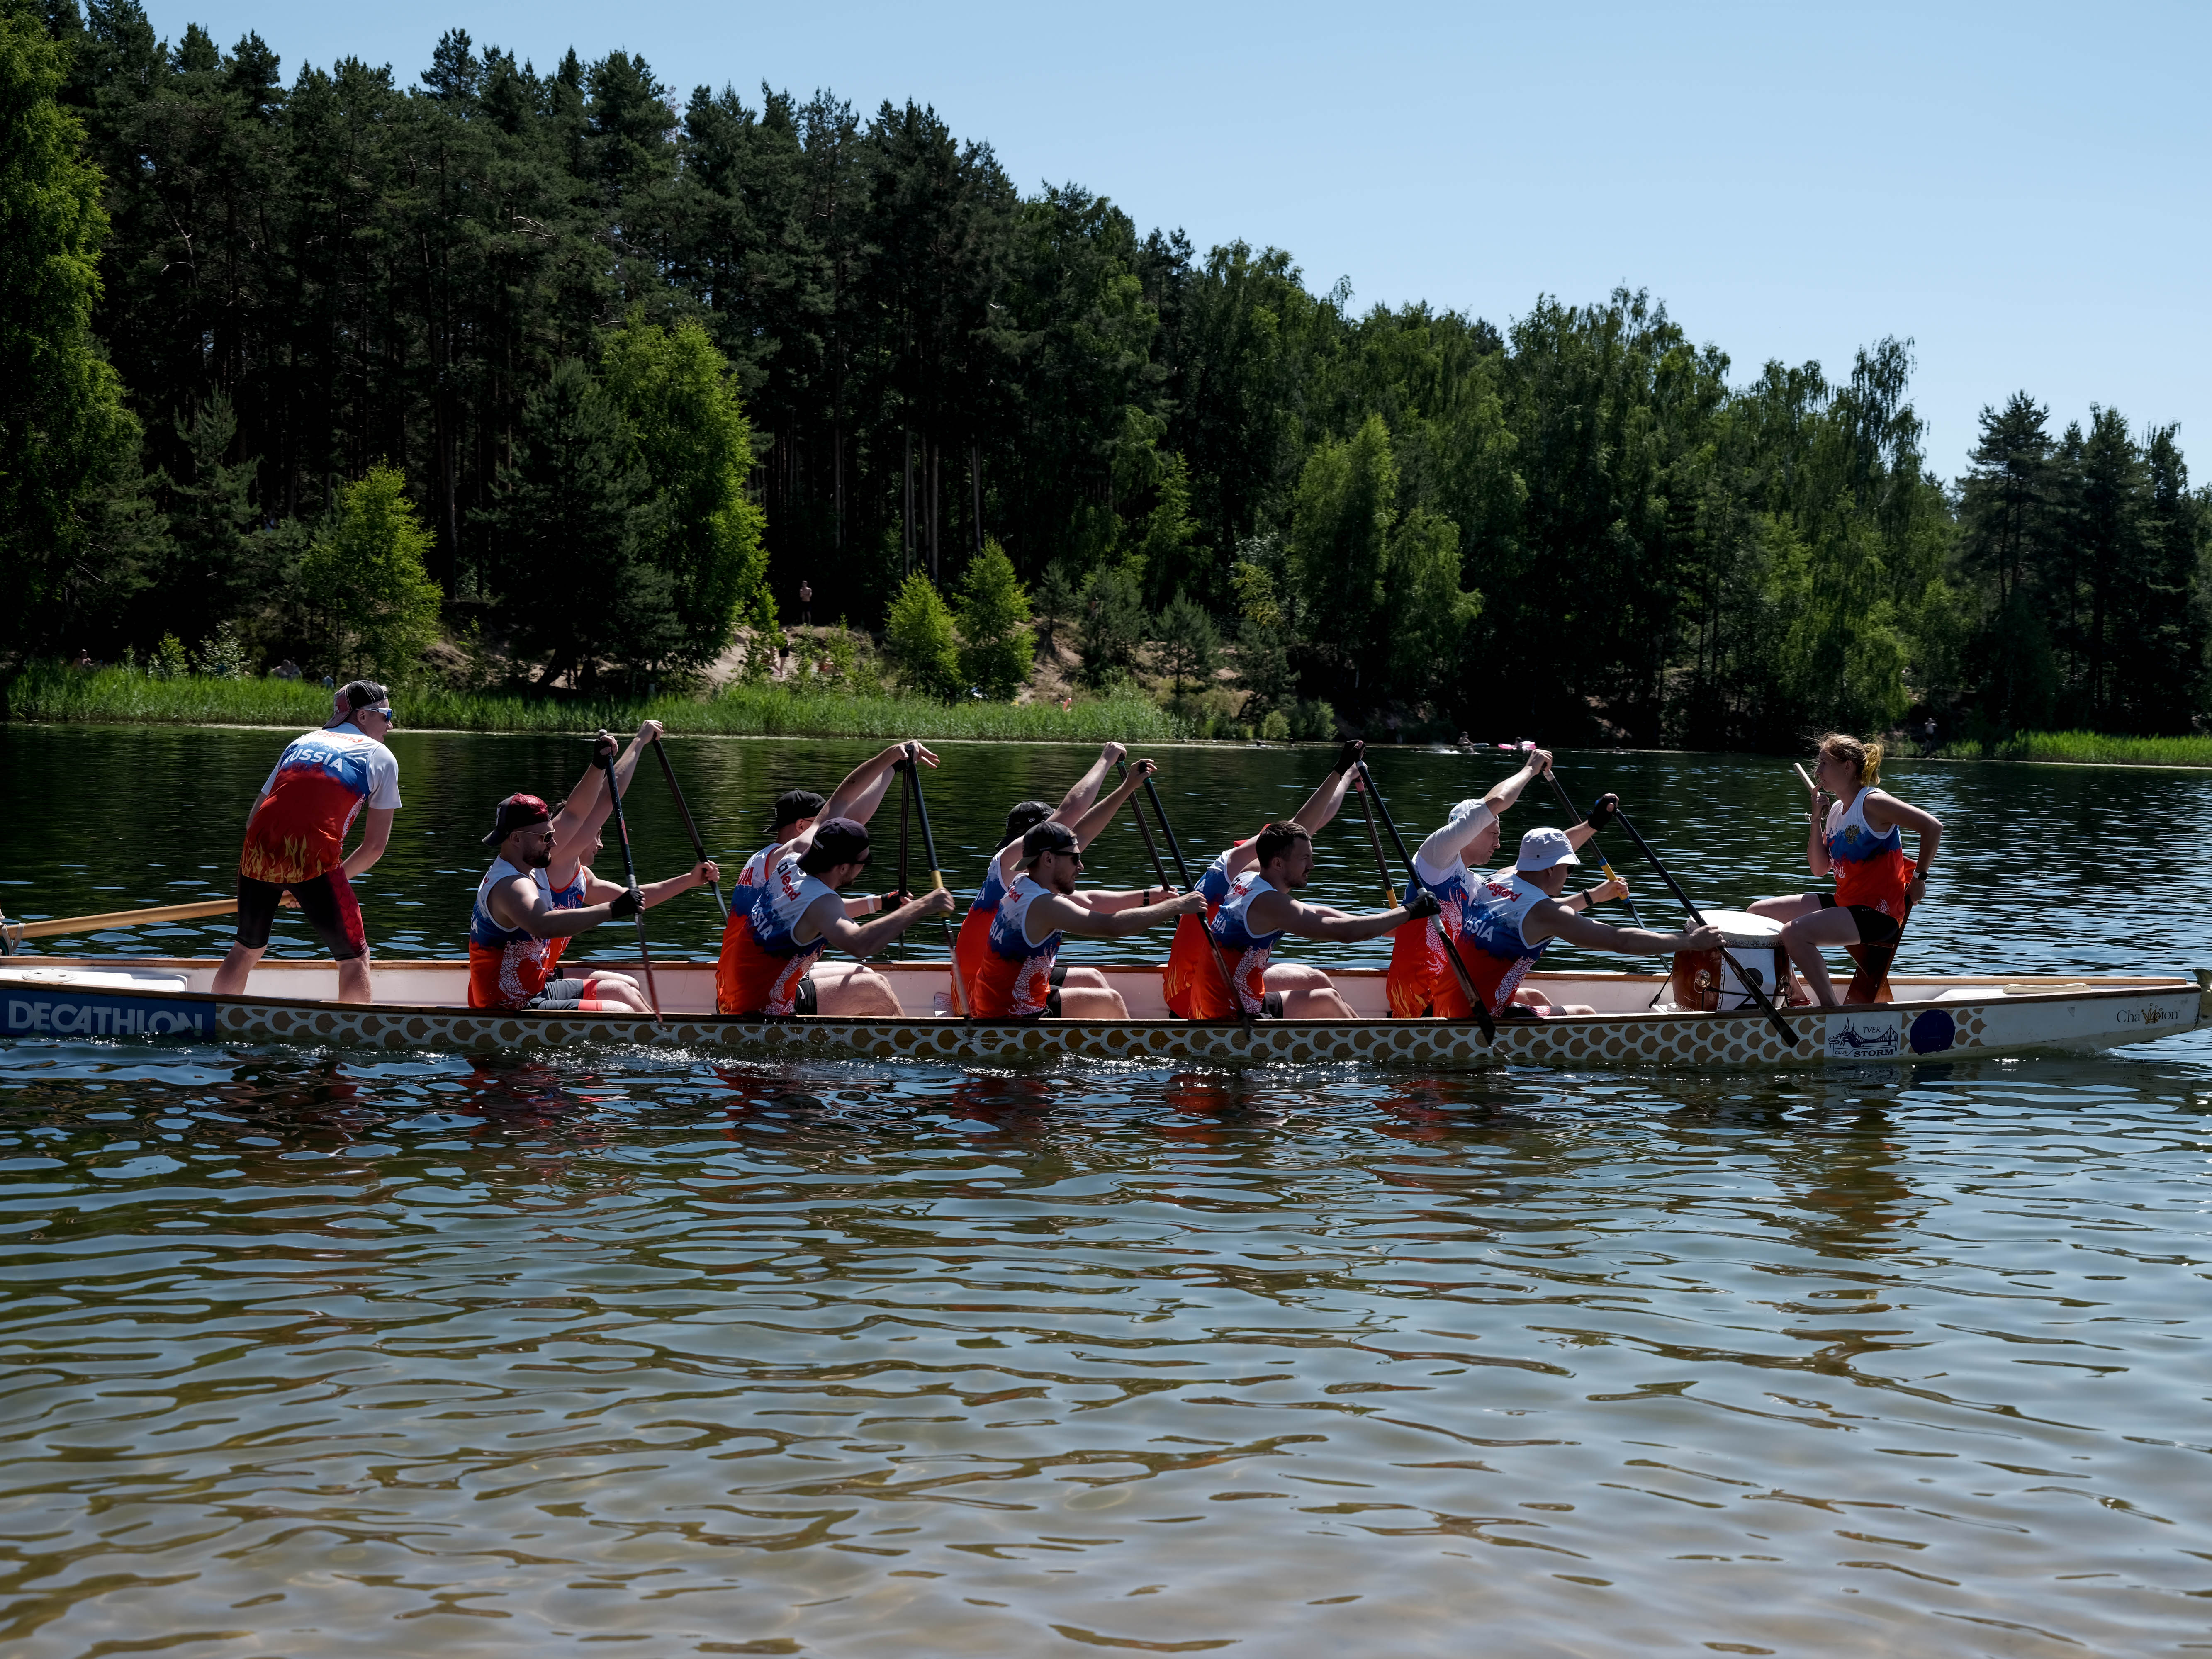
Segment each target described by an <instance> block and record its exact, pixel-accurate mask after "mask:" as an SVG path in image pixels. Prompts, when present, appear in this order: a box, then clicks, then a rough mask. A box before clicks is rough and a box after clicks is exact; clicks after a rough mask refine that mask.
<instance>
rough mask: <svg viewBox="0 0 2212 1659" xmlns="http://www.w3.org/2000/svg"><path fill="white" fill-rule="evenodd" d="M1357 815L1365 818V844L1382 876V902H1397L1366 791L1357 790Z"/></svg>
mask: <svg viewBox="0 0 2212 1659" xmlns="http://www.w3.org/2000/svg"><path fill="white" fill-rule="evenodd" d="M1359 815H1360V816H1361V817H1364V818H1365V819H1366V820H1367V844H1368V845H1369V846H1370V847H1371V848H1374V849H1375V867H1376V870H1378V871H1380V872H1382V876H1383V903H1385V904H1395V903H1396V902H1398V884H1397V883H1395V882H1394V881H1392V880H1391V879H1390V860H1389V859H1387V858H1385V857H1383V832H1382V831H1381V830H1380V829H1376V827H1375V803H1374V802H1372V801H1370V800H1369V799H1367V792H1366V791H1365V790H1364V789H1363V790H1361V791H1360V792H1359Z"/></svg>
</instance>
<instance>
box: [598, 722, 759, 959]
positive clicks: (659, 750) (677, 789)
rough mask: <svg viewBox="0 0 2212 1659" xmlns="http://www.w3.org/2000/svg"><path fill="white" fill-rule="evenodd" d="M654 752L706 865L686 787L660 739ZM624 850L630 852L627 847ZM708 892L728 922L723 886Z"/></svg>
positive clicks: (712, 886) (711, 886)
mask: <svg viewBox="0 0 2212 1659" xmlns="http://www.w3.org/2000/svg"><path fill="white" fill-rule="evenodd" d="M653 753H654V754H656V755H658V756H659V757H660V775H661V776H663V777H665V778H666V779H667V780H668V793H670V794H671V795H673V796H675V797H676V810H677V811H678V813H679V814H680V815H681V816H682V817H683V819H684V831H685V833H687V834H688V835H689V836H690V837H691V850H692V852H694V853H695V854H697V855H698V859H699V862H700V863H702V864H704V863H705V862H706V861H707V843H706V842H703V841H702V840H700V839H699V826H698V825H697V824H696V823H692V822H691V809H690V807H689V806H687V805H684V786H683V785H682V784H680V783H678V782H677V781H676V769H675V768H674V767H673V766H671V765H670V764H669V763H668V750H666V749H665V748H663V747H662V746H661V742H660V739H659V738H654V739H653ZM613 775H614V774H613V773H611V772H610V773H609V774H608V776H609V777H610V778H611V777H613ZM624 850H625V851H627V850H628V849H627V847H625V849H624ZM707 890H708V892H710V893H712V894H713V895H714V908H716V909H717V910H720V912H721V913H722V920H723V921H728V920H729V919H730V907H729V906H728V905H726V904H725V903H724V902H722V884H721V883H720V882H719V881H710V882H708V884H707Z"/></svg>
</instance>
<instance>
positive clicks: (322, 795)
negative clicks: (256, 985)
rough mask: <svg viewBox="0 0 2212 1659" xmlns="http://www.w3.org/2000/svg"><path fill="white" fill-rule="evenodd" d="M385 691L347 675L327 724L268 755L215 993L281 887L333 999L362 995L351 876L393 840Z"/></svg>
mask: <svg viewBox="0 0 2212 1659" xmlns="http://www.w3.org/2000/svg"><path fill="white" fill-rule="evenodd" d="M396 723H397V722H396V721H395V720H394V718H393V715H392V700H391V698H390V696H388V695H387V694H386V691H385V689H384V688H383V687H382V686H380V685H379V684H377V683H376V682H375V681H374V680H351V681H349V682H347V684H344V685H343V686H340V687H339V688H338V689H337V692H336V694H335V695H334V696H333V697H332V699H331V720H330V724H328V725H327V726H324V727H323V728H322V729H321V730H320V731H319V732H307V733H305V734H303V735H302V736H300V737H297V738H293V739H292V741H291V742H290V743H289V744H286V745H285V746H284V752H283V754H282V755H279V756H278V757H276V767H275V769H273V770H271V771H270V774H269V778H268V781H266V782H265V783H264V784H263V785H262V786H261V793H259V794H258V796H256V797H255V798H254V802H253V810H252V811H251V812H249V813H247V815H246V845H245V847H244V848H243V849H242V850H241V851H240V854H239V860H238V942H237V943H236V944H234V945H232V946H231V947H230V952H229V954H228V956H226V957H223V959H222V967H220V968H218V969H216V974H215V983H214V985H213V987H211V988H212V989H213V990H214V992H215V994H216V995H217V996H235V995H237V994H239V993H240V992H242V991H244V990H245V989H246V979H247V976H248V975H251V974H252V971H253V967H254V964H255V963H258V962H259V961H260V960H261V953H262V952H263V951H266V950H267V949H268V948H269V926H270V922H272V921H275V920H276V906H277V904H278V903H279V902H281V901H282V900H283V896H284V895H285V894H286V893H288V892H289V894H290V895H291V896H292V899H293V902H295V903H296V904H297V905H298V906H299V908H300V909H301V912H302V913H304V914H305V915H306V916H307V925H308V926H309V927H312V928H313V929H314V930H315V934H316V937H318V938H319V939H321V940H322V941H323V944H324V945H325V948H326V949H328V950H329V951H330V953H331V957H332V959H333V960H335V961H336V962H337V965H338V1000H339V1001H341V1002H369V1001H373V1000H374V995H373V994H372V992H371V990H370V987H369V977H368V933H367V932H366V930H365V929H364V928H363V927H362V920H361V904H360V902H359V901H358V900H356V898H355V897H354V891H353V879H354V878H355V877H356V876H360V875H362V874H364V873H365V872H368V870H369V869H370V868H371V867H372V866H374V865H375V863H376V861H377V860H379V859H380V858H382V857H383V856H384V849H385V847H386V844H387V843H389V842H390V841H391V839H392V814H393V813H395V812H397V811H398V810H399V761H398V757H396V756H395V755H393V754H392V750H390V749H389V748H387V747H386V744H385V741H384V739H385V738H386V735H388V734H389V733H390V732H391V730H392V726H394V725H395V724H396ZM363 808H366V809H367V816H366V817H363V819H362V834H361V843H360V845H358V846H357V847H356V848H354V849H353V852H352V853H351V854H347V852H346V851H345V838H346V832H347V831H348V830H349V829H352V827H353V822H354V819H355V818H356V817H361V816H362V809H363Z"/></svg>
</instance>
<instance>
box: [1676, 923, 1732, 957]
mask: <svg viewBox="0 0 2212 1659" xmlns="http://www.w3.org/2000/svg"><path fill="white" fill-rule="evenodd" d="M1674 948H1675V949H1676V950H1677V951H1717V950H1719V949H1720V948H1721V930H1720V929H1719V928H1717V927H1714V926H1713V925H1712V923H1711V922H1710V921H1709V922H1707V923H1706V924H1705V926H1704V927H1692V928H1691V929H1690V930H1689V931H1688V932H1687V933H1677V934H1675V935H1674Z"/></svg>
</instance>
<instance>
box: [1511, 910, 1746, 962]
mask: <svg viewBox="0 0 2212 1659" xmlns="http://www.w3.org/2000/svg"><path fill="white" fill-rule="evenodd" d="M1521 937H1522V938H1523V939H1527V940H1528V942H1529V943H1530V944H1531V945H1541V944H1542V943H1543V942H1544V941H1545V940H1546V939H1565V940H1566V942H1567V943H1568V944H1570V945H1588V946H1589V948H1590V949H1591V950H1593V951H1622V952H1624V953H1625V954H1626V955H1629V956H1645V957H1663V956H1672V955H1673V954H1674V952H1675V951H1710V950H1711V949H1712V948H1713V947H1714V946H1715V945H1718V944H1719V943H1720V942H1721V930H1720V929H1719V928H1717V927H1695V928H1692V929H1691V930H1690V931H1689V932H1687V933H1656V932H1654V931H1653V930H1652V929H1650V928H1649V927H1613V926H1611V925H1610V924H1609V923H1607V922H1602V921H1593V920H1592V919H1591V918H1589V916H1585V915H1577V913H1576V912H1574V911H1572V910H1570V909H1568V908H1567V907H1566V906H1565V905H1564V904H1562V903H1560V902H1559V901H1558V900H1557V899H1553V900H1551V901H1549V902H1546V903H1543V904H1539V905H1536V906H1534V908H1531V909H1530V910H1529V912H1528V915H1526V916H1524V917H1522V920H1521Z"/></svg>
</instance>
